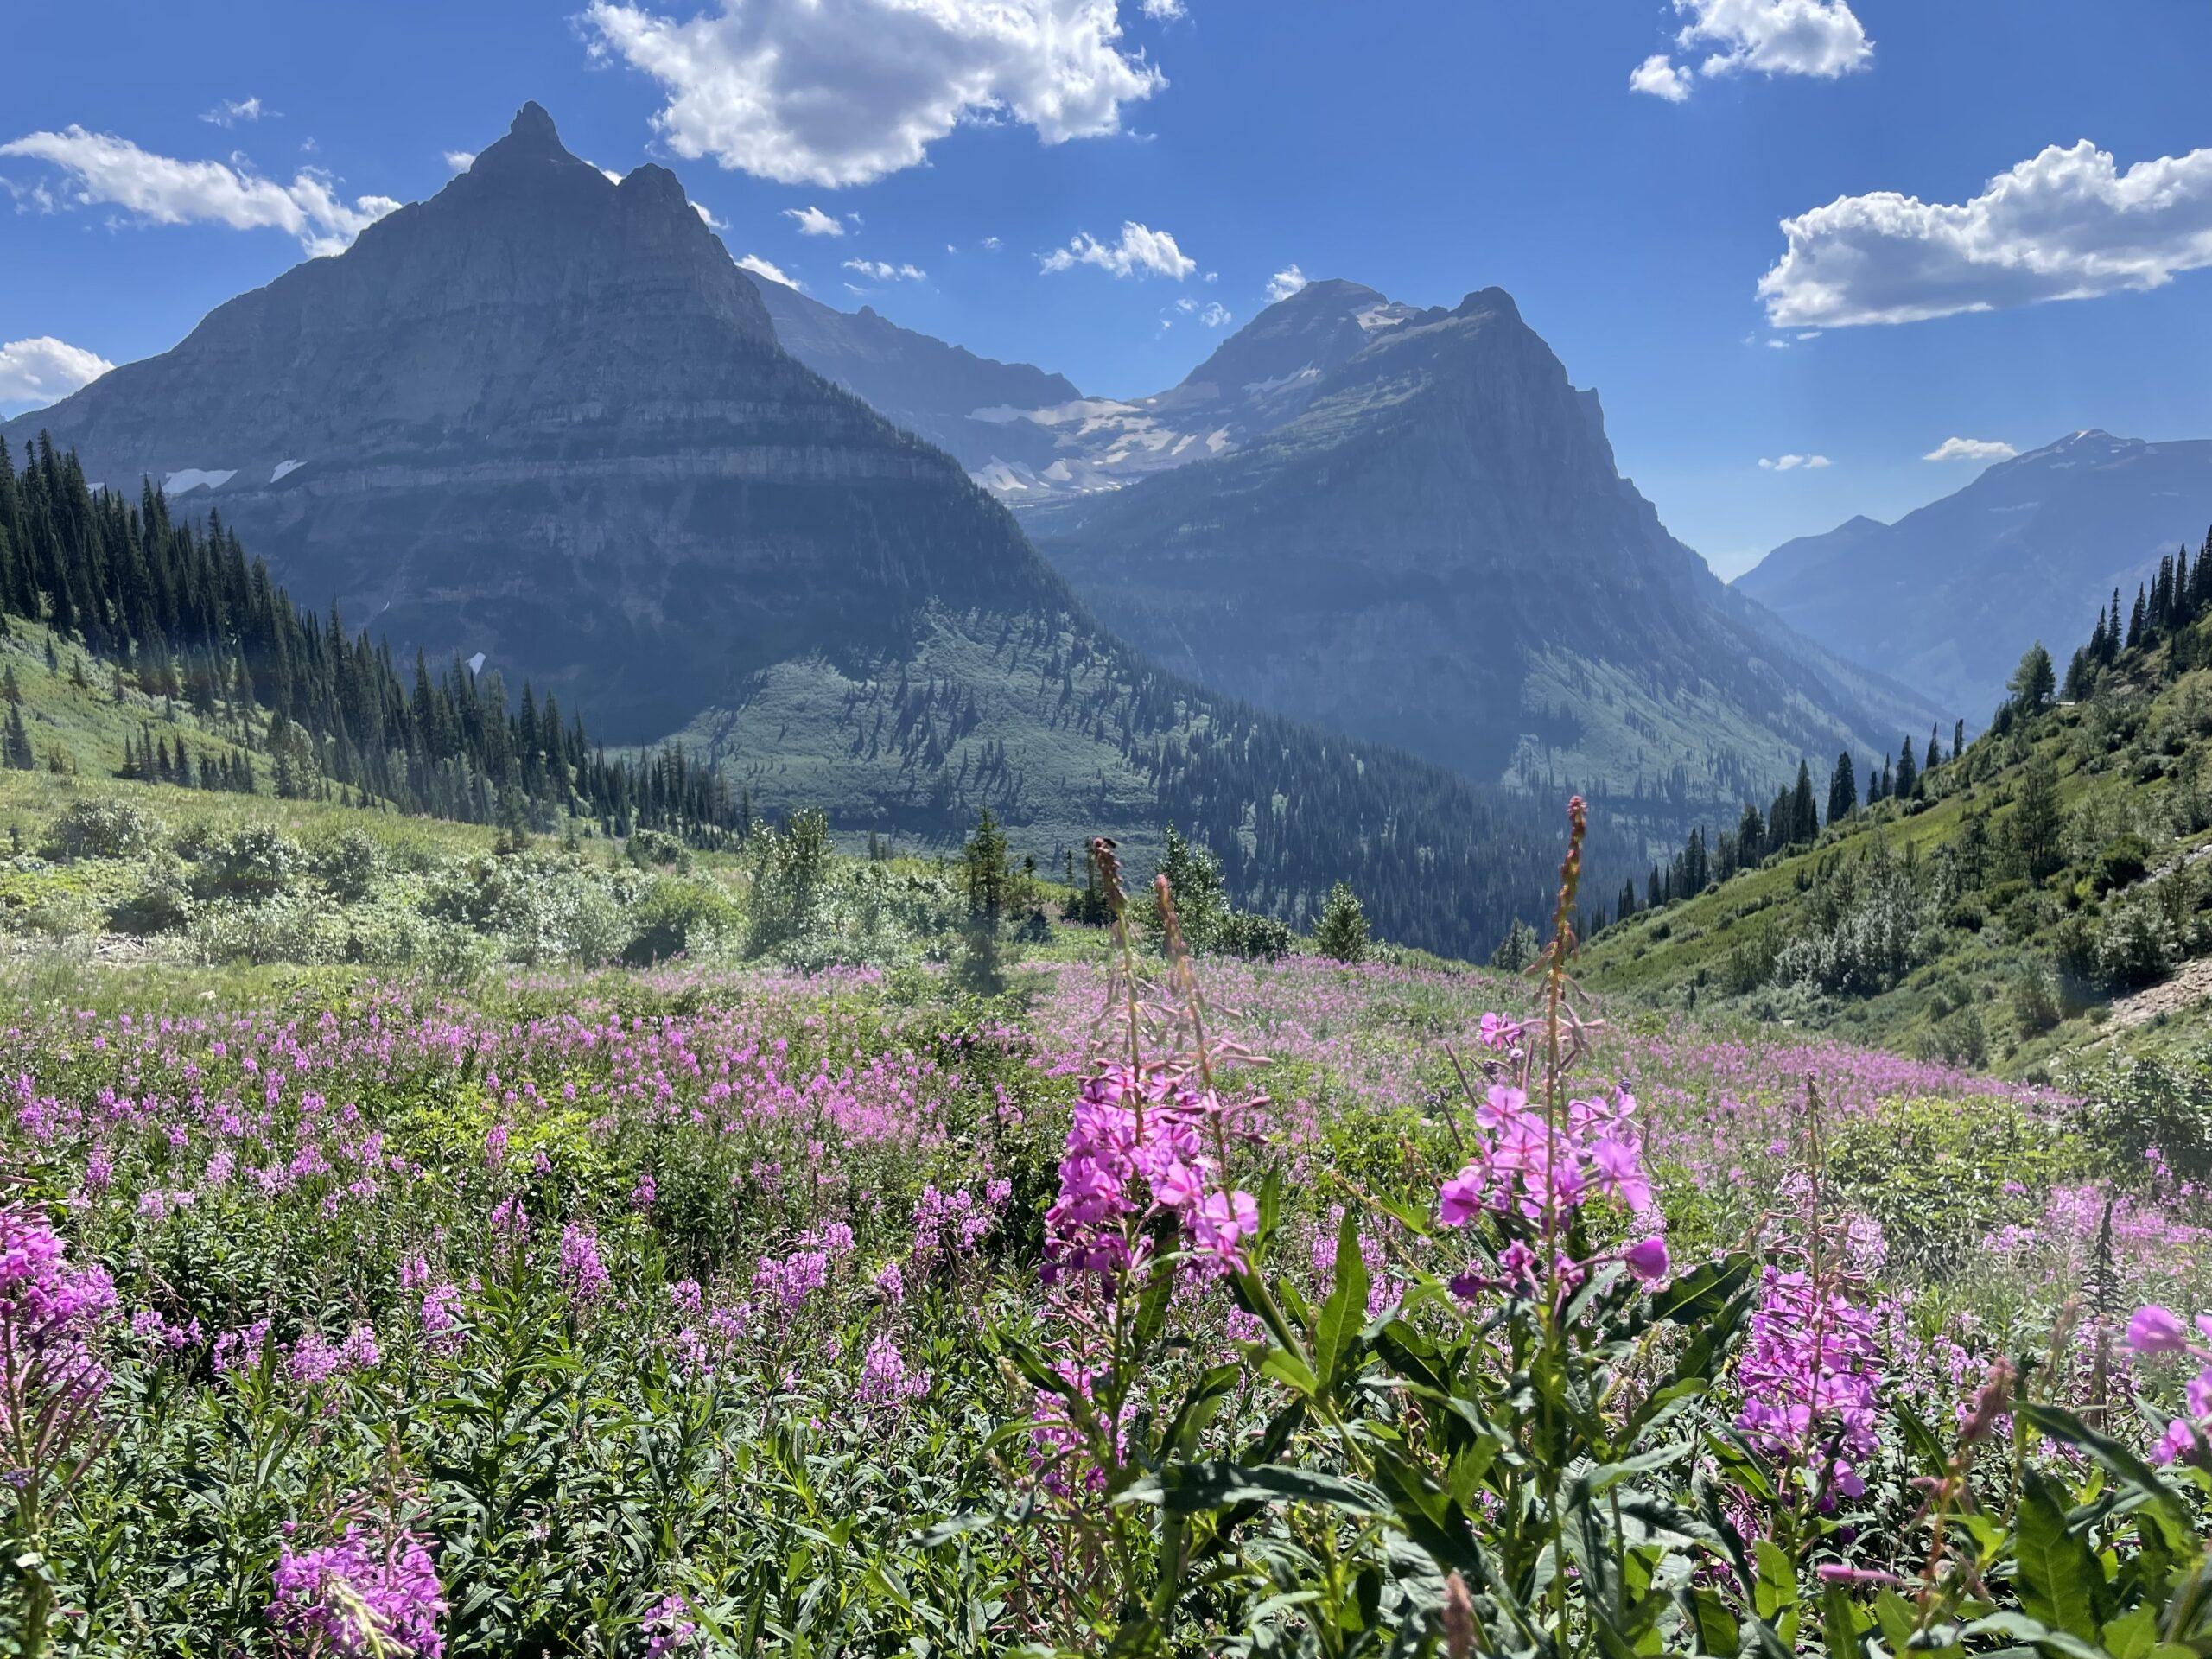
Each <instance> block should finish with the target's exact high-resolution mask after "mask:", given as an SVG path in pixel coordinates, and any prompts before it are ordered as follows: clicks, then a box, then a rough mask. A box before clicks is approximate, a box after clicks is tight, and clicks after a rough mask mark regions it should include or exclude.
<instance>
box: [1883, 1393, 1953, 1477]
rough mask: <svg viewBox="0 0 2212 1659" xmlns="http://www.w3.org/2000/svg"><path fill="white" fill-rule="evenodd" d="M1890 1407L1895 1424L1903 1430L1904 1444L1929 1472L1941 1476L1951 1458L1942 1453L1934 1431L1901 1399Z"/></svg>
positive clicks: (1941, 1447)
mask: <svg viewBox="0 0 2212 1659" xmlns="http://www.w3.org/2000/svg"><path fill="white" fill-rule="evenodd" d="M1891 1409H1892V1410H1893V1411H1895V1412H1896V1414H1897V1426H1898V1427H1900V1428H1902V1429H1904V1440H1905V1444H1906V1445H1907V1446H1910V1447H1911V1448H1912V1454H1913V1456H1915V1457H1916V1458H1918V1459H1920V1461H1921V1462H1922V1463H1923V1464H1924V1465H1927V1468H1928V1471H1929V1473H1930V1474H1932V1475H1935V1476H1936V1478H1939V1479H1940V1478H1942V1476H1943V1474H1944V1471H1947V1470H1948V1468H1949V1467H1950V1466H1951V1460H1950V1459H1949V1458H1948V1456H1947V1455H1945V1453H1944V1451H1943V1443H1942V1441H1941V1440H1937V1439H1936V1431H1935V1430H1934V1429H1932V1428H1930V1427H1928V1425H1927V1424H1926V1423H1925V1422H1923V1421H1921V1417H1920V1414H1919V1413H1918V1412H1916V1411H1915V1410H1914V1409H1913V1408H1911V1407H1910V1406H1909V1405H1907V1404H1906V1403H1905V1402H1904V1401H1902V1400H1899V1401H1897V1402H1894V1404H1893V1405H1892V1407H1891Z"/></svg>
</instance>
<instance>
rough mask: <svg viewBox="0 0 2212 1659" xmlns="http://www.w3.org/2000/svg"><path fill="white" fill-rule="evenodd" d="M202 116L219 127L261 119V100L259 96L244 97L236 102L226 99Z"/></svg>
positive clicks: (212, 124) (210, 123)
mask: <svg viewBox="0 0 2212 1659" xmlns="http://www.w3.org/2000/svg"><path fill="white" fill-rule="evenodd" d="M200 119H201V120H202V121H205V122H207V124H209V125H211V126H217V127H229V126H235V125H237V124H238V123H239V122H241V121H258V120H260V119H261V100H260V99H257V98H242V99H238V101H237V102H236V103H232V101H231V100H230V99H224V100H223V102H221V103H220V104H218V105H216V106H215V107H214V108H213V109H212V110H209V111H207V112H206V113H205V114H204V115H202V116H201V117H200Z"/></svg>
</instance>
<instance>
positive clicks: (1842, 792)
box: [1828, 749, 1859, 823]
mask: <svg viewBox="0 0 2212 1659" xmlns="http://www.w3.org/2000/svg"><path fill="white" fill-rule="evenodd" d="M1857 810H1859V775H1858V772H1856V770H1854V769H1853V766H1852V764H1851V751H1850V750H1848V749H1846V750H1845V751H1844V752H1843V753H1840V754H1839V755H1837V756H1836V758H1835V770H1834V772H1832V773H1830V774H1829V776H1828V822H1829V823H1842V822H1843V820H1844V819H1846V818H1847V817H1850V816H1851V815H1852V814H1853V812H1856V811H1857Z"/></svg>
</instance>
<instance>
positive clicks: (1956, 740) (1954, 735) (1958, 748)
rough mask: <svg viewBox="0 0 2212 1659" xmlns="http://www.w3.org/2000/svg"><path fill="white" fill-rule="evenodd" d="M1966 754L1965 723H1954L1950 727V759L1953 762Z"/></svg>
mask: <svg viewBox="0 0 2212 1659" xmlns="http://www.w3.org/2000/svg"><path fill="white" fill-rule="evenodd" d="M1966 752H1967V723H1966V721H1963V720H1961V721H1955V722H1953V724H1952V727H1951V759H1952V760H1957V759H1958V758H1959V757H1960V756H1961V755H1962V754H1964V753H1966Z"/></svg>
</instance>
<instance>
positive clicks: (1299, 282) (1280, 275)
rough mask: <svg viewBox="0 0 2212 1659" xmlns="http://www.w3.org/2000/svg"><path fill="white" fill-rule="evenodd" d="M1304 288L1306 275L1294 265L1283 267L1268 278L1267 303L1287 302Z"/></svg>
mask: <svg viewBox="0 0 2212 1659" xmlns="http://www.w3.org/2000/svg"><path fill="white" fill-rule="evenodd" d="M1305 286H1306V273H1305V272H1304V271H1302V270H1300V269H1299V268H1298V267H1297V266H1296V265H1285V266H1284V267H1283V268H1282V269H1281V270H1279V271H1277V272H1275V274H1274V276H1272V277H1268V304H1269V305H1274V303H1276V302H1278V301H1281V300H1287V299H1288V298H1289V297H1290V296H1292V295H1294V294H1295V293H1297V292H1298V290H1299V289H1301V288H1303V287H1305Z"/></svg>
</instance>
